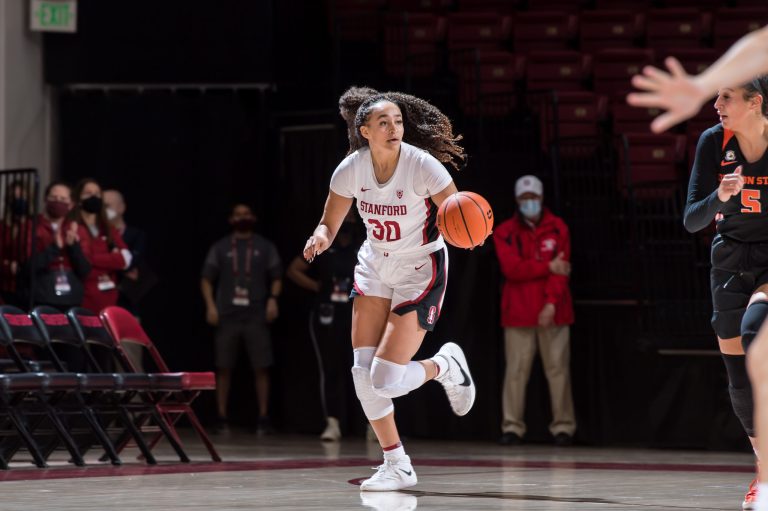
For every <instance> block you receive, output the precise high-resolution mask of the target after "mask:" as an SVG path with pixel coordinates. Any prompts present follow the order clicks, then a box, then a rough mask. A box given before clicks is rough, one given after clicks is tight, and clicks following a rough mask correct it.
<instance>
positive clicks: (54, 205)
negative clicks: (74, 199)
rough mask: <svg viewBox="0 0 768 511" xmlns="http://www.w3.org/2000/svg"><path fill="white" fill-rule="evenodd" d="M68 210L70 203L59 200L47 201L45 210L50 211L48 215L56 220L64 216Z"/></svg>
mask: <svg viewBox="0 0 768 511" xmlns="http://www.w3.org/2000/svg"><path fill="white" fill-rule="evenodd" d="M68 211H69V204H67V203H66V202H59V201H57V200H49V201H45V212H46V213H48V216H49V217H51V218H53V219H54V220H58V219H59V218H64V216H65V215H66V214H67V212H68Z"/></svg>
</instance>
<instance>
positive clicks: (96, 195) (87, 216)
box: [69, 179, 132, 312]
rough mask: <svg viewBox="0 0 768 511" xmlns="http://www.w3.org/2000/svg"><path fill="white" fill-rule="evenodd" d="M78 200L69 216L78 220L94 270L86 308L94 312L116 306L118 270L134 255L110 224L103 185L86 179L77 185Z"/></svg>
mask: <svg viewBox="0 0 768 511" xmlns="http://www.w3.org/2000/svg"><path fill="white" fill-rule="evenodd" d="M74 195H75V198H76V199H77V200H78V202H77V204H76V205H75V207H73V208H72V211H71V212H70V215H69V218H70V219H72V220H74V221H75V222H77V223H78V226H79V228H78V233H77V234H78V237H79V238H80V246H81V247H82V250H83V253H84V254H85V258H86V259H87V260H88V262H89V263H90V265H91V272H90V273H89V274H88V276H87V277H86V279H85V283H84V284H85V285H84V293H83V307H85V308H86V309H90V310H93V311H95V312H99V311H101V310H102V309H103V308H104V307H108V306H110V305H117V284H116V282H117V272H119V271H121V270H125V269H126V268H128V267H129V266H130V264H131V260H132V256H131V252H130V251H129V250H128V247H127V246H126V245H125V243H124V242H123V238H121V237H120V234H119V233H118V232H117V230H116V229H115V228H114V227H112V226H111V225H110V224H109V221H108V220H107V213H106V211H105V208H104V202H103V200H102V197H101V187H100V186H99V184H98V183H97V182H96V181H95V180H93V179H83V180H82V181H80V182H79V183H78V184H77V187H76V188H75V194H74Z"/></svg>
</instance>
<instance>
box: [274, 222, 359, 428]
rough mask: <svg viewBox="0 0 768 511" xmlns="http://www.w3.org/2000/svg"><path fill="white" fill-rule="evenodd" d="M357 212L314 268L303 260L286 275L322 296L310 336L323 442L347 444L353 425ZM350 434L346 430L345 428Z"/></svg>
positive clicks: (313, 315) (296, 260)
mask: <svg viewBox="0 0 768 511" xmlns="http://www.w3.org/2000/svg"><path fill="white" fill-rule="evenodd" d="M357 225H358V224H357V223H356V222H355V216H354V214H353V213H352V212H350V213H349V214H347V217H346V218H345V219H344V223H343V224H341V227H340V229H339V233H338V234H337V236H336V243H335V244H334V245H333V246H331V248H329V249H328V250H327V251H326V252H325V253H324V255H322V256H320V257H318V258H317V260H316V261H315V264H313V265H312V266H310V265H309V263H308V262H306V261H305V260H304V257H302V256H297V257H295V258H294V259H293V261H291V264H290V265H289V266H288V271H287V272H286V275H287V276H288V278H289V279H291V280H292V281H293V282H294V283H296V284H297V285H298V286H300V287H303V288H304V289H307V290H309V291H312V292H313V293H315V294H316V296H315V303H314V304H313V307H312V312H311V318H310V326H309V327H310V334H311V337H312V342H313V344H314V349H315V354H316V355H317V360H318V368H319V370H320V402H321V404H322V407H323V413H324V414H325V419H326V427H325V430H324V431H323V432H322V434H321V435H320V439H321V440H324V441H327V442H335V441H338V440H340V439H341V433H342V425H345V424H346V420H347V387H348V385H347V383H348V380H349V371H348V370H347V367H349V365H350V364H351V362H352V357H351V353H350V350H349V349H348V344H349V342H350V338H349V336H350V331H351V329H352V301H351V300H350V292H351V291H352V284H353V282H354V274H355V265H356V264H357V251H358V249H359V248H360V243H361V242H362V240H361V239H360V237H359V236H357V235H356V234H357V232H356V231H357ZM344 429H346V428H344Z"/></svg>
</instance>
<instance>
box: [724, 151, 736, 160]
mask: <svg viewBox="0 0 768 511" xmlns="http://www.w3.org/2000/svg"><path fill="white" fill-rule="evenodd" d="M735 159H736V153H734V152H733V151H732V150H730V149H729V150H727V151H726V152H725V161H733V160H735Z"/></svg>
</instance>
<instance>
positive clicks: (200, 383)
mask: <svg viewBox="0 0 768 511" xmlns="http://www.w3.org/2000/svg"><path fill="white" fill-rule="evenodd" d="M99 317H100V318H101V320H102V322H103V323H104V324H105V325H106V326H107V329H108V330H109V331H110V333H111V334H112V337H113V338H114V339H115V341H116V342H117V344H118V346H122V344H124V343H135V344H139V345H140V346H142V347H143V348H144V349H145V350H146V351H147V352H148V353H149V356H150V359H151V361H152V362H153V363H154V364H155V366H156V367H157V369H158V370H159V372H158V373H150V376H151V377H152V379H153V382H154V384H155V385H156V386H157V387H162V388H166V389H168V390H169V391H170V392H167V393H166V394H165V395H164V396H162V397H161V398H159V399H158V401H157V402H156V406H157V409H158V411H159V412H160V413H161V414H162V415H163V416H164V417H166V419H167V422H168V425H169V426H170V430H171V434H172V435H173V436H174V438H176V439H177V440H178V439H179V436H178V434H177V432H176V429H175V427H174V425H175V424H176V422H177V421H178V420H179V419H180V418H181V417H183V416H186V417H187V419H189V422H190V423H191V424H192V427H193V428H194V430H195V431H196V432H197V435H198V436H199V437H200V440H201V441H202V442H203V444H205V447H206V448H207V449H208V452H209V454H210V455H211V458H212V459H213V460H214V461H221V457H220V456H219V454H218V452H216V449H215V447H214V446H213V443H212V442H211V440H210V438H209V437H208V434H207V433H206V431H205V428H203V426H202V424H200V421H199V420H198V418H197V414H195V412H194V410H192V407H191V404H192V402H193V401H194V400H195V399H196V398H197V396H198V395H199V394H200V392H201V391H203V390H215V389H216V379H215V377H214V374H213V373H212V372H180V373H172V372H171V371H170V370H169V369H168V365H167V364H166V363H165V360H163V357H162V356H161V355H160V352H159V351H158V350H157V348H156V347H155V345H154V343H153V342H152V341H151V339H150V338H149V336H147V334H146V332H145V331H144V329H143V328H142V327H141V325H140V324H139V322H138V321H137V320H136V318H135V317H134V316H133V315H132V314H131V313H130V312H128V311H127V310H125V309H123V308H121V307H107V308H105V309H104V310H103V311H101V314H100V315H99ZM121 352H122V349H121ZM125 362H126V364H127V366H128V367H130V368H131V369H132V370H133V371H134V372H135V370H136V368H135V367H133V365H132V364H131V362H130V360H129V359H128V358H127V357H126V359H125ZM160 438H161V436H160V435H157V436H155V438H154V439H153V440H152V441H151V442H150V444H149V446H150V448H151V447H153V446H154V445H155V444H156V443H157V442H158V441H159V440H160ZM179 443H180V440H179Z"/></svg>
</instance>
